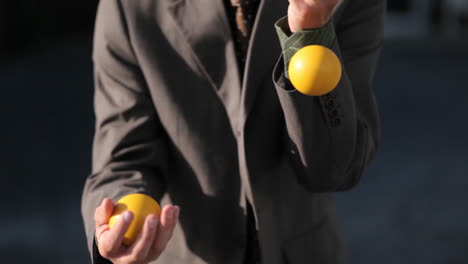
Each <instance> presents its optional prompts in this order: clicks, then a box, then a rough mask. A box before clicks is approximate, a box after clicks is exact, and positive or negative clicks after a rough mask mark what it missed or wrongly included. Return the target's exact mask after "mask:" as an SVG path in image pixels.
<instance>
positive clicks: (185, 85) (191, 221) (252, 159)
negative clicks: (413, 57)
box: [82, 0, 385, 264]
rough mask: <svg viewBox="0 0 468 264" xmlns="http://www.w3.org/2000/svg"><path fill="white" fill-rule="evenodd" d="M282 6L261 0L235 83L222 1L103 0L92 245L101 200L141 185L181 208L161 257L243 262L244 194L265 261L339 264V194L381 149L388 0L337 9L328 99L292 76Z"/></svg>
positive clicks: (352, 1)
mask: <svg viewBox="0 0 468 264" xmlns="http://www.w3.org/2000/svg"><path fill="white" fill-rule="evenodd" d="M287 4H288V1H286V0H263V1H262V2H261V4H260V7H259V11H258V15H257V20H256V23H255V27H254V32H253V37H252V43H251V46H250V49H249V52H248V58H247V62H246V69H245V73H244V76H245V78H244V81H243V82H242V83H241V82H240V79H239V73H238V67H237V64H236V56H235V52H234V47H233V45H234V44H233V41H232V38H231V34H230V29H229V25H228V21H227V18H226V16H225V14H224V8H223V3H222V1H214V0H157V1H156V0H101V2H100V6H99V10H98V15H97V21H96V33H95V42H94V54H93V59H94V63H95V112H96V133H95V141H94V148H93V171H92V174H91V175H90V176H89V177H88V179H87V181H86V184H85V188H84V194H83V201H82V213H83V218H84V222H85V228H86V234H87V237H88V245H89V248H90V250H91V252H92V249H93V245H94V243H93V237H94V221H93V214H94V210H95V208H96V207H97V206H98V204H99V203H100V202H101V200H102V199H103V198H104V197H110V198H113V199H115V200H116V199H118V198H119V197H121V196H123V195H125V194H128V193H133V192H144V193H147V194H149V195H151V196H153V197H155V198H156V199H157V200H160V201H161V202H162V203H163V204H164V203H168V202H170V203H174V204H177V205H179V206H180V207H181V214H180V224H179V225H178V227H177V228H176V231H175V234H174V237H173V239H172V240H171V242H170V243H169V245H168V247H167V248H166V251H165V252H164V253H163V255H162V256H161V258H160V260H159V261H157V263H194V264H195V263H196V264H201V263H223V264H230V263H232V264H239V263H242V258H243V254H244V251H245V239H246V218H245V207H246V199H248V200H249V201H250V203H251V204H253V207H254V211H255V220H256V224H257V228H258V232H259V241H260V246H261V249H262V250H261V251H262V258H263V260H264V263H265V264H280V263H290V264H300V263H332V264H333V263H342V262H343V261H344V255H345V253H344V250H343V246H342V241H341V238H340V234H339V230H338V227H337V224H336V216H335V205H334V200H333V196H332V193H333V192H336V191H343V190H347V189H350V188H351V187H353V186H354V185H355V184H356V183H357V182H358V181H359V178H360V176H361V175H362V173H363V170H364V168H365V167H366V165H367V164H368V163H369V161H370V160H371V159H372V157H373V155H374V153H375V151H376V148H377V142H378V134H379V132H378V118H377V111H376V104H375V99H374V95H373V92H372V89H371V83H372V77H373V74H374V69H375V67H376V61H377V57H378V54H379V51H380V48H381V45H382V24H383V13H384V9H385V2H384V1H383V0H345V1H344V3H343V4H342V5H341V6H340V8H339V9H338V10H337V12H336V13H335V16H334V20H333V21H334V24H335V29H336V34H337V39H336V41H335V43H334V44H333V50H334V51H335V52H336V53H337V54H338V55H339V57H340V59H341V61H342V63H343V66H344V75H343V78H342V80H341V82H340V84H339V86H338V87H337V88H336V89H335V90H334V91H333V92H331V93H330V94H328V95H326V96H321V97H309V96H305V95H302V94H300V93H298V92H294V91H290V90H291V84H290V83H289V81H288V80H287V79H285V78H284V72H283V69H284V67H283V65H282V63H283V62H282V58H281V49H280V46H279V42H278V39H277V35H276V33H275V29H274V26H273V25H274V23H275V21H277V20H278V19H279V18H281V17H283V16H284V15H285V14H286V11H287ZM278 57H280V59H279V60H278ZM275 65H276V67H275ZM272 76H273V79H272ZM98 259H99V257H98V256H95V260H98ZM96 262H98V261H96Z"/></svg>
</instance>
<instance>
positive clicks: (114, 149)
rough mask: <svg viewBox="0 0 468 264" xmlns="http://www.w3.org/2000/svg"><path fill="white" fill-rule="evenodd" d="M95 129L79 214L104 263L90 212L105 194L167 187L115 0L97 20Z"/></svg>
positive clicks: (161, 144) (150, 108) (155, 131)
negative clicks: (89, 171) (91, 154)
mask: <svg viewBox="0 0 468 264" xmlns="http://www.w3.org/2000/svg"><path fill="white" fill-rule="evenodd" d="M93 62H94V70H95V72H94V73H95V76H94V78H95V98H94V107H95V116H96V128H95V129H96V130H95V137H94V143H93V166H92V173H91V175H90V176H89V177H88V178H87V180H86V183H85V186H84V191H83V197H82V215H83V219H84V223H85V230H86V236H87V241H88V247H89V250H90V253H91V255H92V258H93V262H94V263H106V262H105V260H104V259H102V258H100V256H96V254H99V253H98V251H97V250H96V248H95V244H94V242H93V239H94V232H95V226H94V211H95V208H96V207H97V206H98V205H99V204H100V203H101V202H102V199H103V198H105V197H109V198H111V199H113V200H114V201H116V200H117V199H119V198H120V197H121V196H124V195H126V194H129V193H135V192H142V193H146V194H148V195H150V196H152V197H153V198H155V199H156V200H160V198H161V197H162V195H163V193H164V192H165V182H164V176H165V174H166V171H167V157H166V149H167V147H166V142H167V141H166V140H167V134H166V133H165V130H164V129H163V128H162V126H161V124H160V121H159V118H158V116H157V113H156V112H155V108H154V105H153V103H152V100H151V96H150V95H149V91H148V88H147V85H146V83H145V79H144V77H143V74H142V72H141V70H140V68H139V66H138V62H137V61H136V58H135V56H134V54H133V51H132V46H131V40H130V39H129V34H128V32H127V27H126V22H125V16H124V12H123V10H122V8H121V7H120V5H119V2H118V0H102V1H100V4H99V7H98V13H97V18H96V25H95V36H94V50H93Z"/></svg>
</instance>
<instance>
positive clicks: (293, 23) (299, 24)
mask: <svg viewBox="0 0 468 264" xmlns="http://www.w3.org/2000/svg"><path fill="white" fill-rule="evenodd" d="M341 2H342V0H289V7H288V23H289V28H290V29H291V32H296V31H299V30H302V29H313V28H319V27H322V26H324V25H325V24H326V23H327V22H328V21H329V20H330V19H331V17H332V16H333V13H334V12H335V10H336V8H337V7H338V6H339V5H340V4H341Z"/></svg>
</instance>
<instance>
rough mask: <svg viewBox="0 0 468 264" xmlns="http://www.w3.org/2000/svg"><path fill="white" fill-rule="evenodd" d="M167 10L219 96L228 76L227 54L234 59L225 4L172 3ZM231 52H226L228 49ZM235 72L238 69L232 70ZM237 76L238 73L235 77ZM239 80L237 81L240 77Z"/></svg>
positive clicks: (183, 0)
mask: <svg viewBox="0 0 468 264" xmlns="http://www.w3.org/2000/svg"><path fill="white" fill-rule="evenodd" d="M169 2H170V4H169V6H168V10H169V12H170V13H171V15H172V16H173V18H174V20H175V22H176V24H177V26H178V27H179V30H180V31H181V33H182V35H183V36H184V37H185V39H186V40H187V42H188V44H189V45H190V47H191V50H192V51H193V53H194V55H195V57H196V59H197V60H198V64H199V66H200V68H201V69H202V71H203V73H204V74H205V75H206V77H207V79H208V81H209V82H210V84H211V86H213V88H214V89H215V90H216V92H218V90H219V88H220V87H221V85H222V83H223V80H224V78H225V73H226V68H224V67H227V66H226V61H225V59H226V54H228V56H231V54H232V56H235V53H234V50H233V47H232V45H227V43H229V42H231V43H232V37H231V32H230V28H229V23H228V20H227V17H226V14H225V9H224V5H223V2H222V1H219V0H216V1H215V0H171V1H169ZM227 48H228V49H229V48H230V49H232V51H231V50H226V49H227ZM232 68H236V67H232ZM235 74H236V75H237V76H238V72H237V70H236V73H235ZM237 78H238V77H237Z"/></svg>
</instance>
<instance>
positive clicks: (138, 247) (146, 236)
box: [129, 214, 159, 262]
mask: <svg viewBox="0 0 468 264" xmlns="http://www.w3.org/2000/svg"><path fill="white" fill-rule="evenodd" d="M158 222H159V218H158V216H156V215H154V214H151V215H148V216H147V217H146V219H145V224H144V225H143V229H142V230H141V232H140V234H138V237H137V239H136V240H135V242H134V243H133V245H132V246H131V247H130V248H129V250H130V252H132V253H131V257H130V258H131V261H132V262H141V261H143V260H146V259H147V257H148V253H149V251H150V249H151V246H152V244H153V240H154V238H155V237H156V232H157V228H158Z"/></svg>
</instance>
